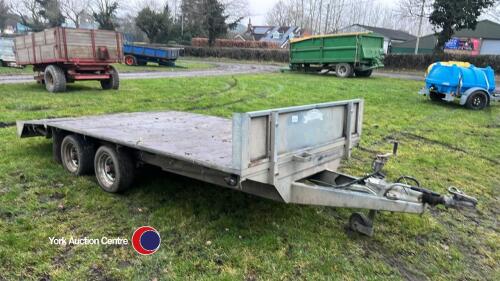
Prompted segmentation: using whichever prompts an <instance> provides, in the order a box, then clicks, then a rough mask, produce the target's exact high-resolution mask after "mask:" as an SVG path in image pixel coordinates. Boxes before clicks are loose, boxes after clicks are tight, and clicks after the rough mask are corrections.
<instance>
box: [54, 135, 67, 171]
mask: <svg viewBox="0 0 500 281" xmlns="http://www.w3.org/2000/svg"><path fill="white" fill-rule="evenodd" d="M64 137H65V134H63V133H60V132H57V131H56V130H54V129H53V130H52V158H53V159H54V161H56V163H58V164H62V159H61V144H62V141H63V139H64Z"/></svg>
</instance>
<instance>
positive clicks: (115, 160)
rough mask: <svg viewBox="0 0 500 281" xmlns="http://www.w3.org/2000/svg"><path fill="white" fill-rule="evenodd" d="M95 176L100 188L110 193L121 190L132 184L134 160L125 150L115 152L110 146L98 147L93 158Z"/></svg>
mask: <svg viewBox="0 0 500 281" xmlns="http://www.w3.org/2000/svg"><path fill="white" fill-rule="evenodd" d="M94 167H95V168H94V169H95V176H96V178H97V181H98V182H99V185H100V186H101V188H102V189H103V190H104V191H106V192H110V193H116V192H121V191H124V190H125V189H127V188H128V187H130V186H131V185H132V182H133V180H134V175H135V167H134V162H133V160H132V158H131V157H130V155H129V154H128V153H126V152H125V151H119V152H117V151H116V150H115V149H114V148H112V147H111V146H107V145H103V146H101V147H99V149H98V150H97V152H96V154H95V158H94Z"/></svg>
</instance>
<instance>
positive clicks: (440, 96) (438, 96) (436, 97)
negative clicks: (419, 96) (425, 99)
mask: <svg viewBox="0 0 500 281" xmlns="http://www.w3.org/2000/svg"><path fill="white" fill-rule="evenodd" d="M445 96H446V95H445V94H440V93H436V92H430V93H429V98H430V99H431V100H432V101H435V102H441V101H443V98H444V97H445Z"/></svg>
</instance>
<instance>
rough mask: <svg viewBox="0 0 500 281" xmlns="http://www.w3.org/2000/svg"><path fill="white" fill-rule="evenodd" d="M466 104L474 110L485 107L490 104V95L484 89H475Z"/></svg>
mask: <svg viewBox="0 0 500 281" xmlns="http://www.w3.org/2000/svg"><path fill="white" fill-rule="evenodd" d="M465 105H466V106H467V108H469V109H472V110H481V109H484V108H485V107H486V105H488V96H486V93H485V92H483V91H475V92H473V93H472V94H471V95H470V96H469V98H467V102H466V103H465Z"/></svg>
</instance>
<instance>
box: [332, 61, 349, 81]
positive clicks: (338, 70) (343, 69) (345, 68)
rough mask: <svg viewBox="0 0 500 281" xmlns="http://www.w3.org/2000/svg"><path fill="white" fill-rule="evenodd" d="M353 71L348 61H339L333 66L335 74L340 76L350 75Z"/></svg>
mask: <svg viewBox="0 0 500 281" xmlns="http://www.w3.org/2000/svg"><path fill="white" fill-rule="evenodd" d="M353 73H354V70H353V69H352V66H351V65H350V64H348V63H339V64H337V65H336V66H335V74H336V75H337V77H340V78H347V77H351V76H352V75H353Z"/></svg>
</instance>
